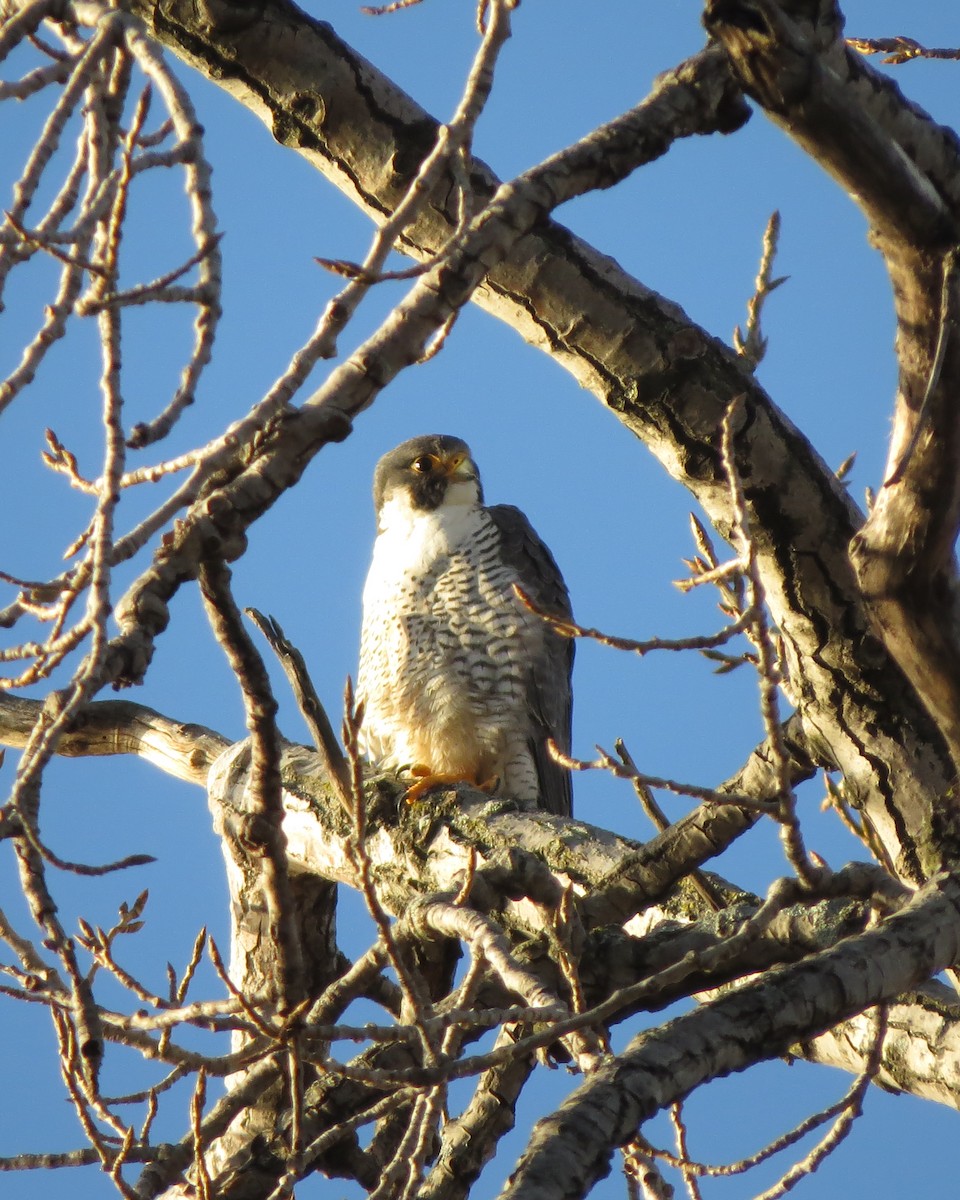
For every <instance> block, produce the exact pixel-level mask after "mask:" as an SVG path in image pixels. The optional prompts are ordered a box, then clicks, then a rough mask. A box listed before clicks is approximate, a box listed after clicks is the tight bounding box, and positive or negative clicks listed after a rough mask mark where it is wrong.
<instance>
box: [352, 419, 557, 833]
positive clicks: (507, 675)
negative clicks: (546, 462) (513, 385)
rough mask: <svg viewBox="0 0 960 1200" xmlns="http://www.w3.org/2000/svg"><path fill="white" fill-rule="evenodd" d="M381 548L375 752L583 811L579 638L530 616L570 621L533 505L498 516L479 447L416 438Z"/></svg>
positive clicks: (368, 687) (372, 672) (374, 655)
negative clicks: (487, 502) (533, 519)
mask: <svg viewBox="0 0 960 1200" xmlns="http://www.w3.org/2000/svg"><path fill="white" fill-rule="evenodd" d="M373 500H374V506H375V508H376V512H377V539H376V542H375V544H374V548H373V561H372V563H371V565H370V571H369V574H368V575H367V582H366V585H365V587H364V591H363V630H362V634H361V643H360V672H359V677H358V682H357V692H358V695H359V697H360V698H361V699H362V700H363V702H364V716H363V724H362V726H361V731H360V740H361V747H362V749H363V751H364V753H365V754H366V755H367V756H368V757H369V758H370V759H372V760H373V761H375V762H376V763H378V764H379V765H380V766H382V767H384V768H387V769H393V770H400V769H407V770H410V771H412V772H413V773H414V774H419V775H423V776H426V777H427V780H426V781H427V783H428V784H431V783H432V782H433V781H438V782H452V781H454V780H464V781H471V782H473V783H474V784H476V785H478V786H486V787H488V788H491V787H493V785H494V783H496V790H497V792H498V793H499V794H501V795H503V796H509V797H511V798H512V799H516V800H520V801H530V802H534V803H537V804H539V806H540V807H541V808H544V809H546V810H547V811H549V812H552V813H559V814H561V815H569V814H570V806H571V798H570V794H571V787H570V772H569V771H567V770H566V769H565V768H563V767H561V766H559V764H557V763H556V762H555V761H554V760H553V759H552V758H551V757H550V754H549V753H548V751H547V745H546V743H547V739H548V738H553V739H554V741H556V743H557V745H558V746H559V747H560V749H561V750H564V751H569V749H570V719H571V711H572V699H571V691H570V672H571V669H572V667H573V652H574V643H573V641H572V639H570V638H566V637H562V636H561V635H560V634H558V633H556V632H555V631H554V630H553V628H552V627H551V626H550V625H549V624H548V623H547V622H546V621H544V620H542V619H541V618H540V617H538V616H536V615H535V614H534V613H531V612H529V611H528V610H527V609H526V608H525V607H524V606H523V604H522V603H521V602H520V600H519V599H518V598H517V595H516V593H515V592H514V590H513V585H514V584H518V585H519V586H520V587H521V588H522V589H523V591H524V592H525V593H526V594H527V595H528V596H529V597H530V599H531V600H532V601H533V602H534V604H535V605H536V606H537V607H538V608H539V609H540V610H541V611H543V612H548V613H550V614H552V615H556V616H558V617H567V618H569V617H570V599H569V597H568V595H567V589H566V586H565V584H564V582H563V577H562V576H561V574H560V571H559V569H558V567H557V564H556V562H554V559H553V555H552V554H551V553H550V551H549V550H548V549H547V547H546V546H545V545H544V544H543V542H542V541H541V540H540V538H539V537H538V536H537V534H536V533H535V532H534V530H533V528H532V527H531V525H530V522H529V521H528V520H527V518H526V517H525V516H524V515H523V513H522V512H520V510H519V509H517V508H513V507H511V506H510V505H505V504H497V505H494V506H493V507H491V508H486V507H484V504H483V489H482V487H481V484H480V476H479V474H478V472H477V466H476V463H475V462H474V461H473V458H472V456H471V454H470V448H469V446H467V444H466V443H465V442H462V441H461V440H460V439H459V438H455V437H447V436H443V435H440V434H431V435H428V436H425V437H417V438H411V440H410V441H407V442H404V443H403V444H402V445H400V446H398V447H397V448H396V449H395V450H391V451H390V453H389V454H385V455H384V456H383V458H381V460H380V462H379V463H378V464H377V468H376V472H375V474H374V480H373Z"/></svg>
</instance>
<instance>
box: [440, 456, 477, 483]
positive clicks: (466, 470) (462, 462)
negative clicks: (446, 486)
mask: <svg viewBox="0 0 960 1200" xmlns="http://www.w3.org/2000/svg"><path fill="white" fill-rule="evenodd" d="M440 465H441V467H442V468H443V473H444V475H446V477H447V478H448V479H454V478H456V477H457V476H458V475H459V476H460V477H461V478H464V479H469V478H470V475H471V472H470V459H469V458H468V457H467V456H466V454H464V453H463V452H462V451H459V450H458V451H457V452H456V453H454V454H449V455H447V456H445V457H444V458H442V459H441V460H440Z"/></svg>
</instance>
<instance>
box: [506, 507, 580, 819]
mask: <svg viewBox="0 0 960 1200" xmlns="http://www.w3.org/2000/svg"><path fill="white" fill-rule="evenodd" d="M487 511H488V513H489V514H490V516H491V518H492V520H493V522H494V524H495V525H496V527H497V530H498V531H499V534H500V548H501V554H502V556H503V560H504V562H505V563H506V565H507V566H508V567H510V568H511V569H512V570H513V571H515V572H516V575H517V578H518V580H519V581H520V586H521V587H522V588H523V590H524V591H525V592H526V594H527V595H528V596H529V597H530V599H531V600H532V601H533V603H534V604H535V605H536V606H537V608H539V609H542V610H543V612H547V613H550V614H552V615H554V616H558V617H572V612H571V608H570V597H569V595H568V594H567V586H566V584H565V583H564V582H563V576H562V575H561V574H560V568H559V567H558V566H557V564H556V561H555V560H554V557H553V555H552V554H551V553H550V551H549V550H548V549H547V547H546V546H545V545H544V543H543V542H542V541H541V540H540V538H539V536H538V535H537V533H536V531H535V530H534V528H533V526H532V525H531V524H530V522H529V521H528V520H527V518H526V517H525V516H524V515H523V513H522V512H521V511H520V509H519V508H514V507H513V506H512V505H509V504H497V505H494V506H493V507H492V508H489V509H488V510H487ZM573 655H574V640H573V638H567V637H561V636H560V635H559V634H557V633H555V632H554V631H553V629H552V628H551V627H550V625H548V624H547V622H545V621H544V622H543V640H542V643H541V647H540V652H539V653H538V654H537V655H536V656H535V658H534V660H533V661H532V662H531V663H530V664H529V676H528V678H527V682H526V687H527V704H528V709H529V712H530V716H531V720H532V722H533V725H534V735H533V737H532V739H531V742H530V750H531V752H532V754H533V757H534V762H535V763H536V768H537V776H538V778H539V781H540V807H541V808H545V809H546V810H547V811H548V812H552V813H558V814H559V815H561V816H569V815H570V812H571V805H572V787H571V781H570V772H569V771H568V770H567V769H566V768H565V767H561V766H560V765H559V763H556V762H554V760H553V759H552V758H551V757H550V754H549V752H548V750H547V745H546V743H547V738H553V740H554V741H555V742H556V743H557V745H558V746H559V747H560V749H561V750H563V751H564V752H565V753H567V754H569V752H570V730H571V722H572V718H573V692H572V690H571V686H570V675H571V672H572V670H573Z"/></svg>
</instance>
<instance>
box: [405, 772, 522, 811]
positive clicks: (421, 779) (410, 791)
mask: <svg viewBox="0 0 960 1200" xmlns="http://www.w3.org/2000/svg"><path fill="white" fill-rule="evenodd" d="M410 774H411V775H415V776H417V782H416V783H414V784H412V785H411V786H410V787H408V788H407V790H406V792H405V793H404V796H403V798H404V800H406V802H407V804H416V802H417V801H418V800H419V799H420V798H421V797H422V796H425V795H426V794H427V792H430V791H432V790H433V789H434V788H438V787H450V786H451V785H453V784H456V783H469V784H470V786H471V787H475V788H479V789H480V791H481V792H492V791H493V790H494V788H496V786H497V784H498V783H499V782H500V780H499V778H498V777H497V776H496V775H494V776H493V778H492V779H484V780H478V779H477V778H476V777H475V776H473V775H470V774H464V773H463V772H462V771H449V772H443V771H439V772H438V771H431V770H430V768H429V767H420V766H416V767H411V768H410Z"/></svg>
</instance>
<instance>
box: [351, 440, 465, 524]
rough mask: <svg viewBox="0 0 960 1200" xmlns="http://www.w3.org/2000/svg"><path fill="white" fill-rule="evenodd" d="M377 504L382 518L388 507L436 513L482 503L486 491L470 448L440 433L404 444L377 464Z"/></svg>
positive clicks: (375, 483) (377, 509) (375, 473)
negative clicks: (442, 509) (445, 509)
mask: <svg viewBox="0 0 960 1200" xmlns="http://www.w3.org/2000/svg"><path fill="white" fill-rule="evenodd" d="M373 503H374V507H375V508H376V511H377V517H378V519H380V518H381V517H382V514H383V512H384V506H385V505H391V506H395V505H401V506H404V507H406V508H408V509H410V510H412V511H413V512H434V511H436V510H437V509H438V508H441V507H446V506H448V505H460V506H465V507H473V506H475V505H477V504H482V503H483V488H482V487H481V484H480V475H479V473H478V471H477V464H476V463H475V462H474V461H473V457H472V455H471V454H470V447H469V446H468V445H467V443H466V442H464V441H461V439H460V438H457V437H449V436H447V435H445V434H440V433H431V434H425V435H424V436H422V437H415V438H411V439H410V440H409V441H407V442H403V443H402V444H401V445H399V446H397V448H396V449H395V450H391V451H390V452H389V453H388V454H385V455H384V456H383V458H381V459H380V461H379V462H378V463H377V469H376V471H375V472H374V476H373ZM380 523H381V526H382V524H383V522H382V520H381V521H380Z"/></svg>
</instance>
